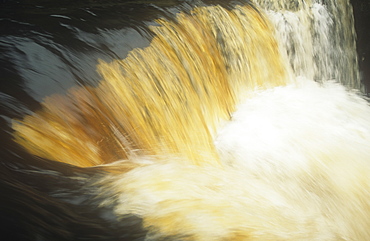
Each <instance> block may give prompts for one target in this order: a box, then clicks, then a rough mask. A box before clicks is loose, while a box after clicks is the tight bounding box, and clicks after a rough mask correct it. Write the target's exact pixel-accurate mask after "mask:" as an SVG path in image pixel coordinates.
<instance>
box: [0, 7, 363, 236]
mask: <svg viewBox="0 0 370 241" xmlns="http://www.w3.org/2000/svg"><path fill="white" fill-rule="evenodd" d="M251 2H252V6H251V5H250V3H251ZM338 2H339V1H338ZM338 2H337V1H321V0H307V1H303V0H296V1H269V0H253V1H221V0H220V1H203V2H201V1H195V0H194V1H193V0H184V1H180V0H177V1H176V0H169V1H164V0H163V1H162V0H161V1H92V0H84V1H63V2H60V3H57V2H53V1H46V0H37V1H27V0H25V1H12V0H8V1H6V0H5V1H2V2H1V3H0V29H1V35H0V117H1V118H0V124H1V132H0V138H1V140H0V145H1V155H2V163H4V164H6V165H10V166H11V165H13V162H14V160H15V161H16V162H17V163H19V165H21V164H22V165H31V164H32V165H34V166H36V168H41V169H45V170H49V169H50V170H54V169H57V170H59V172H61V173H63V174H64V175H65V176H70V175H71V176H73V174H71V173H72V172H74V170H75V169H73V168H75V167H71V168H72V169H71V170H72V171H70V169H69V166H64V165H63V164H59V163H57V164H50V163H48V162H44V161H41V162H40V160H39V159H37V160H36V159H34V157H33V156H30V155H29V154H28V153H31V154H34V155H36V156H39V157H41V158H45V159H47V160H53V161H58V162H64V163H68V164H72V165H76V166H80V167H91V166H96V165H99V164H107V163H112V162H115V161H117V160H121V159H126V158H132V157H137V156H141V155H164V154H171V155H178V156H182V157H186V158H188V159H189V160H192V164H196V165H203V164H204V163H205V162H207V164H211V165H219V162H220V161H219V160H218V155H217V151H216V150H215V147H214V145H213V139H214V137H215V135H216V132H217V126H219V125H222V123H223V122H224V121H227V120H229V119H230V116H231V115H232V113H233V112H234V111H235V108H236V107H235V106H236V105H237V104H238V103H239V101H240V100H241V99H243V98H246V97H248V98H249V97H251V96H253V91H255V90H264V89H269V88H273V87H276V86H284V85H287V84H289V83H291V82H292V81H294V80H295V79H296V78H297V77H299V78H301V77H303V78H307V79H310V80H314V81H316V82H318V83H326V82H327V81H331V80H336V81H338V82H340V83H341V84H343V85H344V86H346V88H348V89H357V90H358V91H359V92H361V91H362V92H363V93H365V94H366V92H367V90H366V81H364V80H366V76H365V75H364V73H367V69H366V66H365V65H364V63H365V62H364V59H365V54H362V55H361V56H360V58H359V57H358V54H357V51H356V32H355V28H354V27H355V23H354V21H355V17H354V16H353V11H352V6H351V4H350V1H340V2H339V3H338ZM358 29H359V28H358ZM361 41H362V42H363V41H364V40H361ZM362 49H364V48H362ZM366 57H367V56H366ZM366 61H367V60H366ZM360 68H361V69H360ZM364 82H365V84H364ZM169 126H171V128H172V129H169V128H168V127H169ZM14 140H15V141H14ZM178 140H182V141H178ZM19 144H20V145H19ZM21 146H23V147H21ZM195 150H196V151H195ZM205 160H211V161H205ZM17 165H18V164H17ZM17 165H16V166H17ZM59 165H60V166H59ZM29 168H31V167H29ZM32 168H34V167H32ZM32 168H31V169H32ZM76 168H77V167H76ZM4 170H5V169H4ZM76 170H77V171H76V172H79V173H84V174H83V175H86V176H95V175H97V174H96V173H95V172H92V173H90V171H88V170H83V169H78V168H77V169H76ZM51 172H52V171H51ZM9 173H11V172H9ZM9 173H8V171H4V176H6V175H8V174H9ZM50 175H51V176H53V175H54V174H52V173H51V174H50ZM81 175H82V174H81ZM61 176H63V175H61ZM7 178H8V180H13V181H14V182H17V180H16V179H22V180H23V179H25V180H27V177H25V176H23V174H22V175H19V176H13V177H12V175H11V174H9V177H7ZM12 178H13V179H12ZM5 179H6V178H4V180H5ZM62 179H63V178H62ZM30 180H31V183H33V184H34V185H36V184H37V185H40V186H43V183H42V182H43V181H42V180H47V178H45V177H43V178H39V177H34V178H31V179H30ZM53 180H54V179H53ZM55 180H57V179H55ZM55 180H54V181H55ZM54 181H52V182H51V183H54ZM64 181H65V182H66V183H68V184H66V186H68V185H70V183H69V181H67V180H64ZM22 185H23V184H19V186H20V187H22V188H23V189H24V190H28V188H29V187H28V186H27V187H24V186H22ZM55 185H60V186H58V187H60V188H63V185H62V184H60V183H59V182H58V181H55ZM81 185H82V184H81ZM4 186H5V187H7V188H8V186H7V184H6V185H5V184H4ZM22 188H21V189H22ZM79 188H81V186H80V185H78V184H76V187H75V189H79ZM23 189H22V190H23ZM15 190H18V189H17V188H15ZM9 192H10V193H12V188H9ZM40 192H45V193H50V190H49V189H48V187H47V185H46V186H45V187H43V188H40ZM20 193H22V192H20ZM9 195H10V194H9ZM14 195H15V196H17V195H18V194H14ZM19 195H20V196H21V194H19ZM37 195H39V194H35V193H34V194H33V195H31V196H33V197H37ZM40 195H41V194H40ZM41 196H42V195H41ZM67 196H68V197H65V198H66V199H68V200H69V201H68V202H69V203H73V202H77V203H79V204H81V203H83V202H84V200H86V199H88V198H89V195H88V194H86V195H82V197H73V195H70V193H69V194H68V195H67ZM63 198H64V197H59V199H58V200H63ZM20 199H22V198H20ZM25 199H26V198H25ZM35 199H37V198H35ZM35 202H36V203H37V201H35ZM45 202H48V204H47V205H51V204H50V203H52V202H53V201H51V200H49V199H47V201H45ZM49 202H50V203H49ZM9 205H12V204H9ZM63 205H64V204H63ZM89 205H92V204H89ZM36 206H37V205H36ZM55 206H56V207H58V208H60V209H61V210H60V212H63V211H65V210H64V209H63V208H61V206H60V205H55ZM14 207H17V205H16V204H14ZM58 208H57V209H58ZM68 208H69V207H66V209H68ZM34 209H35V210H39V208H38V206H37V207H34ZM41 209H42V208H41ZM68 210H70V209H68ZM103 211H104V212H108V213H109V215H107V216H105V217H104V218H102V219H103V220H104V223H108V224H109V225H112V224H111V223H110V221H109V220H110V218H111V217H112V216H114V215H113V214H111V213H110V212H109V211H106V210H103ZM103 211H101V212H102V213H104V212H103ZM25 212H26V213H27V211H25ZM58 212H59V211H58ZM77 213H78V215H80V216H78V215H77V216H78V217H72V218H71V217H67V219H69V218H71V219H73V218H76V219H79V218H81V216H83V215H82V214H81V213H79V212H77ZM24 215H27V214H24ZM44 215H45V214H44ZM4 216H5V217H6V218H8V216H7V215H4ZM20 216H22V215H20ZM102 216H104V215H103V214H102ZM30 217H33V216H32V215H30ZM27 218H28V216H27ZM27 218H26V219H27ZM10 219H11V218H10ZM5 220H8V219H5ZM30 220H31V221H30V222H31V223H32V220H33V218H30ZM100 221H101V222H103V221H102V220H100V219H99V221H97V222H100ZM84 222H86V227H84V228H86V230H88V229H89V228H90V227H94V225H95V223H91V224H90V223H88V222H87V221H86V220H84ZM138 222H139V221H138V220H136V219H135V218H134V220H133V221H132V223H133V227H134V228H132V229H133V230H134V231H133V232H132V233H130V235H132V236H130V235H129V236H128V237H129V238H128V239H127V240H131V239H132V237H134V236H135V237H136V236H138V237H139V236H140V235H139V234H138V233H140V232H141V231H137V232H136V231H135V230H136V229H138V227H137V226H135V225H136V223H138ZM36 223H37V222H36ZM71 223H73V222H71ZM112 223H115V222H112ZM63 224H64V223H63ZM108 224H107V225H108ZM58 225H61V224H60V223H58ZM104 225H105V224H104ZM109 225H108V226H109ZM115 225H118V224H115ZM15 226H16V224H15ZM40 226H42V227H43V228H44V229H47V228H48V224H47V223H45V224H44V223H43V224H42V225H41V224H40ZM61 226H62V225H61ZM11 227H12V228H13V226H11ZM130 228H131V226H129V227H126V226H125V227H123V229H124V230H129V229H130ZM107 230H108V228H107ZM113 230H115V228H113ZM24 232H25V233H28V232H29V230H24ZM96 232H97V234H96V235H101V237H104V236H106V235H107V237H108V236H109V235H108V234H107V233H106V232H105V231H102V230H100V229H97V231H96ZM112 232H113V231H112ZM51 233H52V232H51ZM55 233H57V234H58V235H60V237H61V240H63V238H65V237H71V236H68V235H69V234H63V233H62V232H61V231H60V230H59V229H58V228H57V229H56V231H55ZM71 233H73V232H72V231H71ZM87 233H88V232H87ZM123 233H124V232H123ZM128 233H129V232H128ZM84 235H85V234H81V237H85V236H84ZM89 235H90V234H86V237H87V236H88V237H89V238H91V240H94V239H93V235H94V233H92V234H91V236H89ZM112 235H113V234H112ZM114 235H118V236H120V237H121V238H122V240H125V239H124V235H125V234H122V233H119V234H114ZM114 235H113V236H114ZM46 236H47V235H46ZM72 236H73V235H72ZM35 237H37V235H36V236H35ZM101 237H100V236H99V238H101ZM21 238H22V239H23V238H24V240H27V239H26V238H25V237H24V236H22V237H21ZM101 239H102V240H104V239H103V238H101ZM31 240H32V239H31ZM37 240H44V239H43V238H42V235H40V237H39V239H37ZM56 240H59V239H57V238H56ZM107 240H111V239H109V238H107ZM113 240H114V238H113Z"/></svg>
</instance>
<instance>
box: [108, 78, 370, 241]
mask: <svg viewBox="0 0 370 241" xmlns="http://www.w3.org/2000/svg"><path fill="white" fill-rule="evenodd" d="M369 140H370V107H369V106H368V104H367V102H366V101H365V100H363V99H361V98H360V97H358V96H357V95H356V94H353V93H349V92H348V91H346V90H345V88H344V87H343V86H341V85H339V84H337V83H334V82H328V83H325V84H324V85H320V84H318V83H317V82H314V81H310V80H306V79H300V80H298V81H297V83H296V84H291V85H288V86H284V87H275V88H273V89H270V90H264V91H261V92H259V93H257V94H256V95H255V96H254V97H253V98H249V99H247V100H245V101H244V103H242V104H240V105H239V106H238V108H237V111H236V112H235V113H234V114H233V118H232V120H231V121H230V122H229V123H227V124H226V125H225V126H224V127H222V128H221V129H219V131H218V136H217V138H216V140H215V143H216V148H217V150H218V152H219V154H220V159H221V161H222V162H223V163H224V164H225V165H224V167H223V168H219V167H215V166H203V167H199V166H194V165H190V164H186V163H187V162H184V163H183V164H181V162H178V161H176V159H174V158H173V157H164V158H160V157H158V158H157V159H155V160H153V161H150V160H148V162H147V163H146V164H145V165H143V166H141V167H140V168H136V169H134V170H132V171H130V172H128V173H124V174H119V175H113V176H107V177H106V178H105V179H104V180H102V183H103V186H104V189H102V193H103V194H101V195H104V193H107V192H108V193H109V195H110V196H111V197H114V200H112V199H111V198H109V199H108V200H111V201H114V202H115V203H116V204H117V205H116V206H115V211H116V213H117V214H118V215H123V216H124V215H126V214H135V215H138V216H141V217H143V218H144V223H145V224H146V227H147V228H148V229H149V231H150V232H149V234H148V237H147V240H160V239H161V238H163V237H165V236H168V235H170V236H171V235H173V236H175V237H176V236H179V237H190V238H189V240H333V241H336V240H368V239H369V238H370V231H369V229H368V227H369V225H370V218H369V214H368V210H369V208H370V203H369V201H368V200H369V198H370V193H369V191H368V190H369V184H370V176H369V175H368V174H369V173H370V164H369V162H368V160H369V159H370V141H369ZM210 163H212V161H210Z"/></svg>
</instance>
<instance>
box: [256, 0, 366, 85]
mask: <svg viewBox="0 0 370 241" xmlns="http://www.w3.org/2000/svg"><path fill="white" fill-rule="evenodd" d="M254 2H255V3H257V4H258V5H259V6H260V7H261V8H263V9H264V10H265V11H266V12H267V16H268V18H269V19H270V20H271V22H272V23H273V24H274V27H275V29H276V34H277V38H278V42H279V43H280V45H282V46H281V48H282V49H283V50H284V52H286V53H288V56H289V60H290V63H291V66H292V68H293V71H294V74H295V75H296V76H304V77H307V78H309V79H314V80H315V81H318V82H324V81H327V80H337V81H339V82H341V83H342V84H344V85H345V86H348V87H349V88H355V89H361V90H362V89H363V87H362V84H361V81H360V78H359V70H358V61H357V53H356V42H355V39H356V33H355V30H354V19H353V13H352V6H351V4H350V2H349V1H324V2H323V1H321V0H310V1H264V0H255V1H254Z"/></svg>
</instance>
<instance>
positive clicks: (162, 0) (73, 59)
mask: <svg viewBox="0 0 370 241" xmlns="http://www.w3.org/2000/svg"><path fill="white" fill-rule="evenodd" d="M204 2H206V4H223V5H227V4H229V2H230V4H231V5H232V4H234V2H233V1H222V0H218V1H211V0H209V1H204ZM225 2H227V3H225ZM352 3H353V7H354V13H355V24H356V31H357V36H358V39H357V50H358V54H359V66H360V73H361V75H362V77H361V78H362V80H363V82H364V84H365V85H366V86H367V90H368V92H369V86H370V35H369V33H370V32H369V31H368V26H370V25H369V24H370V3H369V1H360V0H354V1H352ZM197 4H200V2H198V1H192V0H168V1H166V0H158V1H146V0H143V1H127V0H115V1H111V0H80V1H72V0H64V1H50V0H19V1H15V0H2V1H0V155H1V156H0V160H1V161H0V162H1V164H4V165H6V166H12V162H13V161H14V160H16V161H17V162H19V163H20V165H21V164H22V162H23V160H24V159H27V158H33V157H31V156H29V155H27V154H26V153H25V152H23V151H22V149H21V148H20V147H18V145H17V144H15V143H14V142H12V137H11V132H12V130H11V120H12V119H13V118H22V117H23V116H24V115H26V114H30V113H32V112H33V111H36V110H37V109H39V108H40V104H41V102H42V101H43V99H44V98H45V97H47V96H49V95H51V94H55V93H61V94H63V93H66V92H67V90H68V89H70V88H71V87H73V86H76V85H92V86H94V85H96V84H97V83H98V82H99V81H100V79H101V77H100V76H99V74H98V73H97V72H96V66H97V64H98V61H99V59H101V60H104V61H106V62H110V61H112V60H114V59H124V58H125V57H126V56H127V54H128V53H129V52H130V51H131V50H133V49H134V48H143V47H146V46H148V45H149V44H150V41H151V39H152V33H151V31H150V30H149V28H148V26H152V25H156V24H157V23H156V22H155V21H154V20H155V19H158V18H161V17H165V18H170V19H173V18H174V16H175V14H176V13H178V12H179V11H183V10H187V9H191V7H192V6H194V5H197ZM37 161H38V160H35V163H36V162H37ZM25 162H27V160H25ZM38 165H39V166H42V167H43V168H46V169H49V168H50V169H51V170H52V169H53V168H54V164H47V163H45V162H43V161H39V164H38ZM55 165H61V166H60V167H59V166H58V170H59V171H61V170H64V167H63V165H62V164H55ZM36 166H37V165H36ZM2 168H3V166H2V165H1V166H0V175H2V176H3V177H4V176H7V177H6V178H4V179H6V180H8V181H7V182H8V183H5V182H4V183H2V182H0V219H1V221H2V222H9V223H10V224H9V225H5V229H7V228H9V230H5V231H7V232H8V233H13V234H14V233H15V232H17V227H18V223H16V222H15V221H14V220H13V219H12V215H13V213H12V212H10V213H11V215H9V214H8V213H7V212H6V211H4V210H3V209H2V208H1V204H2V203H7V207H9V206H12V207H13V208H14V209H17V208H18V207H21V206H22V205H23V204H24V203H23V201H24V202H29V203H30V204H29V205H31V206H32V205H33V203H35V204H34V205H35V207H34V208H35V209H37V208H38V206H37V205H40V206H42V205H44V206H53V207H58V210H55V209H52V208H51V209H50V210H47V212H45V213H43V215H44V216H41V217H40V216H38V217H36V216H33V215H32V214H28V213H27V209H26V208H25V211H24V212H25V214H22V212H23V211H22V208H21V209H20V211H19V217H17V218H25V217H26V216H27V218H28V217H30V218H29V220H28V219H27V218H26V221H27V222H28V221H29V222H31V223H32V222H35V223H38V225H41V226H44V228H45V229H47V228H50V229H52V227H53V225H54V226H55V227H64V226H63V225H67V226H68V227H67V228H66V229H73V228H71V227H70V226H71V225H73V224H75V222H77V221H78V220H80V219H81V220H82V219H83V220H84V222H85V223H86V227H84V231H81V233H82V234H81V237H84V233H89V232H90V229H91V227H95V226H98V227H96V230H97V231H96V233H94V232H90V234H89V235H90V236H88V235H87V236H88V238H87V239H86V240H95V238H94V235H97V237H99V238H96V240H111V239H109V235H108V234H107V233H106V232H109V231H107V230H109V228H111V227H108V226H109V225H115V224H114V222H112V223H110V222H109V219H110V218H111V216H112V214H111V213H109V212H108V214H106V213H104V211H105V210H102V211H101V212H102V213H104V214H102V216H104V215H105V216H104V217H103V218H102V219H104V220H105V223H99V222H100V221H101V220H91V223H89V222H88V221H86V220H85V219H89V218H90V217H89V213H88V211H86V212H85V211H84V210H82V211H81V210H79V211H77V213H78V215H77V216H74V215H72V214H69V213H68V212H69V211H70V210H72V209H73V208H71V207H69V206H68V205H67V204H63V205H59V204H55V203H54V204H52V203H53V202H54V201H53V200H48V199H45V200H44V202H43V203H41V204H40V202H39V200H41V199H44V198H45V197H44V196H42V195H41V194H40V196H38V194H37V190H36V191H35V193H33V194H32V195H29V196H28V195H25V194H24V193H26V192H29V189H28V188H29V187H28V186H27V187H25V186H24V182H23V180H25V181H27V182H30V183H28V184H29V185H31V186H38V185H39V186H42V185H43V182H50V184H52V185H55V186H57V187H58V188H61V189H63V188H64V186H63V185H68V183H67V182H68V181H66V183H65V184H62V183H61V181H58V178H59V176H58V175H55V178H54V179H49V178H48V179H46V178H40V177H39V176H38V177H37V178H36V177H32V176H31V177H30V176H27V175H23V174H22V175H20V174H19V175H18V176H15V175H14V173H13V172H12V171H8V169H4V170H2ZM36 169H37V167H36ZM65 170H66V171H65V173H63V175H66V176H68V175H73V172H74V171H76V172H81V173H83V175H85V177H90V176H93V175H97V174H96V173H95V172H94V174H91V173H89V171H82V170H80V169H76V170H74V169H73V170H69V169H67V168H66V169H65ZM53 175H54V174H51V176H53ZM9 180H12V181H9ZM81 182H82V183H81V184H78V183H77V184H76V183H75V184H74V185H76V187H75V188H76V189H78V188H80V186H82V184H83V181H81ZM9 183H11V184H9ZM28 184H27V185H28ZM22 190H26V191H22ZM44 191H45V190H42V192H44ZM46 191H48V192H49V191H50V190H46ZM72 194H73V193H71V195H69V194H68V195H67V194H66V198H67V199H68V198H70V196H72ZM7 195H9V196H14V199H6V198H5V197H6V196H7ZM30 196H32V197H33V198H34V200H29V197H30ZM88 198H89V197H88V195H86V196H83V197H79V196H76V197H75V199H74V200H69V202H77V203H83V202H85V201H86V200H87V199H88ZM16 200H18V201H19V203H12V202H13V201H14V202H15V201H16ZM26 200H27V201H26ZM36 206H37V207H36ZM53 212H58V213H65V216H64V217H62V218H61V219H64V220H67V221H60V220H56V221H55V224H54V223H47V222H45V223H43V221H42V220H43V218H45V217H47V216H50V215H51V216H52V215H53ZM16 213H17V212H16ZM59 218H60V217H59ZM129 218H132V217H129ZM132 219H133V220H132V221H131V222H126V223H129V224H130V225H131V224H132V226H130V225H128V227H123V229H125V230H132V233H133V234H132V236H128V237H127V239H125V237H123V238H122V239H121V240H132V237H140V235H139V234H137V233H140V231H137V232H136V229H138V227H137V226H136V224H137V223H138V222H139V221H138V220H136V219H135V218H132ZM107 220H108V221H107ZM130 220H131V219H130ZM13 221H14V223H12V222H13ZM26 221H25V222H26ZM64 222H66V223H67V224H64ZM13 229H14V230H13ZM113 229H114V228H113ZM104 230H105V231H104ZM0 231H1V230H0ZM5 231H4V232H5ZM20 232H25V233H27V232H28V230H22V229H21V231H20ZM0 233H2V232H0ZM51 233H53V232H51ZM55 233H58V234H60V237H61V238H60V239H56V240H63V239H64V238H68V237H71V236H69V234H68V233H66V234H64V233H63V232H62V231H61V230H59V229H58V228H56V231H55ZM112 235H113V236H114V235H115V234H112ZM117 235H119V234H117ZM130 235H131V234H130ZM102 236H106V237H107V238H106V239H103V238H101V237H102ZM17 238H21V239H22V240H32V238H30V239H28V238H27V237H24V236H22V235H20V236H17V235H15V236H14V237H13V239H11V238H10V239H8V238H7V239H4V240H17ZM100 238H101V239H100ZM81 239H82V238H81ZM0 240H2V237H1V236H0ZM38 240H45V239H43V238H40V239H38ZM67 240H68V239H67ZM113 240H114V239H113Z"/></svg>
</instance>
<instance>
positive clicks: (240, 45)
mask: <svg viewBox="0 0 370 241" xmlns="http://www.w3.org/2000/svg"><path fill="white" fill-rule="evenodd" d="M189 6H191V7H189ZM89 11H90V10H89ZM53 16H54V17H55V16H57V17H60V16H61V15H53ZM62 17H63V16H62ZM94 17H95V15H94ZM63 19H68V18H65V17H63ZM353 22H354V19H353V15H352V8H351V6H350V3H349V1H346V0H343V1H335V0H328V1H321V0H306V1H305V0H294V1H293V0H292V1H291V0H289V1H283V0H281V1H280V0H277V1H274V0H252V1H244V2H238V3H234V2H232V3H230V4H226V6H225V5H222V6H221V5H218V4H205V3H203V2H200V1H185V2H184V4H182V5H181V7H179V8H177V9H176V8H174V9H170V10H168V11H167V12H166V14H164V15H163V17H159V18H157V19H156V20H155V21H152V22H148V32H146V33H147V34H148V35H147V36H148V37H147V42H148V45H147V46H146V47H140V48H135V49H133V50H131V51H130V52H129V53H128V54H127V56H126V55H125V57H123V58H120V57H119V56H117V55H112V56H111V57H112V58H111V59H108V60H107V59H104V60H102V59H101V60H99V61H98V64H97V66H96V71H97V73H99V75H100V81H99V82H98V83H96V84H95V85H88V84H81V85H79V86H75V87H72V88H71V89H69V90H68V91H67V93H65V94H60V93H56V94H53V95H51V96H47V97H46V98H45V99H44V100H43V101H42V103H41V107H40V108H39V109H38V110H37V111H35V112H33V113H31V114H29V115H26V116H24V117H23V118H17V119H13V121H12V128H13V130H14V132H13V137H14V140H15V142H17V143H18V144H20V145H21V146H22V147H24V148H25V149H26V150H27V151H28V152H29V153H31V154H32V155H34V156H38V157H42V158H45V159H47V160H50V161H57V163H58V165H59V164H60V163H61V162H63V163H67V164H70V165H66V166H67V167H68V168H70V170H71V172H70V173H69V172H68V173H67V174H62V173H66V172H64V171H60V172H58V171H50V170H47V168H45V170H36V171H29V170H24V171H23V170H22V172H24V173H32V174H34V175H37V174H39V175H40V177H42V178H43V180H44V179H45V180H46V179H47V177H51V178H52V181H53V182H54V183H56V184H57V186H58V187H59V186H61V187H62V188H60V190H59V189H58V190H53V188H46V191H44V193H43V192H42V191H39V192H40V196H42V195H45V196H47V197H52V198H55V199H56V200H58V201H60V202H66V203H68V205H72V206H73V207H75V206H77V208H76V209H78V208H79V206H80V205H81V206H83V209H82V210H83V211H82V214H84V210H85V209H87V208H86V207H88V208H91V209H94V210H95V208H96V209H98V210H99V212H100V211H101V212H103V214H101V213H98V211H97V214H96V215H97V216H99V215H101V216H104V211H106V210H109V211H110V212H112V213H109V215H106V216H104V217H103V219H104V220H108V219H109V221H107V223H108V224H109V225H107V226H109V227H110V228H111V229H113V230H114V229H119V228H120V227H121V226H124V227H125V228H127V227H128V229H130V227H131V225H133V226H135V227H136V226H140V228H141V229H142V230H144V231H142V232H141V231H140V232H137V230H133V232H132V236H130V235H131V233H130V232H131V230H129V231H128V232H127V233H128V234H127V235H129V236H127V237H130V238H131V237H133V238H135V239H136V238H137V240H196V241H198V240H199V241H203V240H204V241H205V240H255V241H258V240H292V241H294V240H333V241H334V240H369V239H370V231H369V227H370V218H369V217H370V215H369V210H370V202H369V200H370V193H369V188H370V175H369V173H370V163H369V161H370V107H369V105H368V102H367V100H366V99H364V98H363V97H362V96H361V91H362V90H363V87H362V84H361V83H360V79H359V72H358V63H357V57H356V49H355V40H356V36H355V32H354V27H353ZM69 29H72V30H73V31H71V32H72V33H73V34H76V35H78V34H80V35H81V33H79V31H77V30H76V29H77V28H73V27H70V26H69ZM127 32H129V31H127ZM149 32H150V34H149ZM107 35H109V34H107ZM149 36H150V37H149ZM80 37H81V36H80ZM84 37H85V38H84V40H86V41H89V40H88V38H87V37H86V36H84ZM112 39H114V38H112ZM79 40H81V38H79ZM91 42H93V41H91ZM144 42H145V41H141V44H142V43H144ZM59 49H62V48H59ZM81 66H83V65H81ZM60 165H61V164H60ZM67 167H66V168H67ZM68 168H67V169H68ZM0 170H1V169H0ZM31 170H32V169H31ZM68 170H69V169H68ZM35 173H36V174H35ZM89 173H93V174H89ZM60 176H62V177H63V178H62V179H61V180H62V181H60V182H61V183H62V184H60V182H59V179H58V178H56V177H60ZM8 178H9V179H10V177H8ZM64 182H66V183H68V184H70V183H73V182H76V188H74V189H73V188H72V191H71V190H69V189H68V188H69V186H67V187H64V185H63V184H64ZM21 187H23V186H21ZM40 189H41V188H40ZM25 190H28V189H25ZM50 190H52V191H50ZM76 190H77V191H76ZM79 192H81V193H82V195H86V196H87V197H83V198H82V199H81V200H76V199H78V198H75V199H74V201H68V198H70V197H71V196H72V197H74V195H76V196H78V195H80V194H79ZM28 195H30V194H28ZM26 197H27V196H26ZM38 199H41V198H38ZM65 200H67V201H65ZM63 207H64V206H63ZM66 208H67V206H66ZM31 209H32V208H31ZM71 210H72V209H71ZM73 210H74V209H73ZM90 211H91V210H90ZM72 213H73V212H72ZM79 214H80V213H79ZM131 217H134V218H135V219H133V221H132V220H131V219H130V218H131ZM111 220H113V221H111ZM138 220H140V222H142V223H140V225H136V224H137V223H136V222H139V221H138ZM111 222H113V223H114V224H115V225H110V224H111ZM125 222H127V223H125ZM86 224H89V223H88V222H86ZM89 225H90V224H89ZM91 225H93V227H94V225H95V224H94V223H93V222H92V224H91ZM120 225H121V226H120ZM72 228H74V227H72ZM30 230H33V229H30ZM76 230H77V229H75V228H74V229H72V232H76ZM63 231H64V230H63ZM124 235H126V233H124ZM92 236H93V235H92ZM41 237H43V236H42V235H41ZM123 237H126V236H123ZM114 238H115V237H113V239H114ZM117 239H118V238H117ZM43 240H44V239H43ZM45 240H47V239H45ZM118 240H120V239H118Z"/></svg>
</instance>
